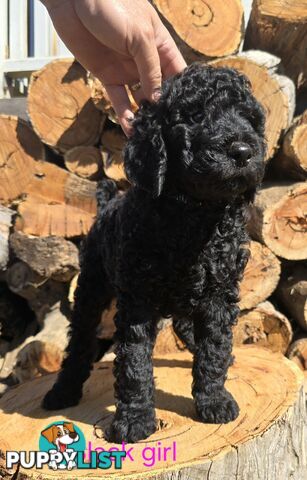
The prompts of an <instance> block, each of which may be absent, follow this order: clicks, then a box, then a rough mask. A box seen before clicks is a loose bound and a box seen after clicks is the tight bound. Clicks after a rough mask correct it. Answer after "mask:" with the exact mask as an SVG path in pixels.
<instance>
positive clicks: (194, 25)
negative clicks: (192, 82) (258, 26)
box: [151, 0, 244, 63]
mask: <svg viewBox="0 0 307 480" xmlns="http://www.w3.org/2000/svg"><path fill="white" fill-rule="evenodd" d="M151 3H152V4H153V5H154V7H155V8H156V10H157V11H158V13H159V14H160V17H161V19H162V21H163V22H164V24H165V26H166V27H167V29H168V30H169V32H170V33H171V35H172V37H173V38H174V40H175V42H176V44H177V46H178V47H179V49H180V51H181V53H182V54H183V56H184V58H185V60H186V61H187V63H191V62H193V61H195V60H204V59H207V60H208V59H212V58H216V57H224V56H225V55H231V54H233V53H236V52H237V51H238V50H239V46H240V44H241V40H242V36H243V32H244V19H243V7H242V4H241V2H240V1H239V0H229V1H228V2H223V1H222V0H207V1H206V2H203V1H201V0H194V1H193V2H190V1H189V2H186V1H185V0H170V1H167V0H152V2H151ZM225 19H227V21H225Z"/></svg>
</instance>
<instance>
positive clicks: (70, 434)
mask: <svg viewBox="0 0 307 480" xmlns="http://www.w3.org/2000/svg"><path fill="white" fill-rule="evenodd" d="M77 435H78V434H77V433H76V432H69V436H70V438H76V436H77Z"/></svg>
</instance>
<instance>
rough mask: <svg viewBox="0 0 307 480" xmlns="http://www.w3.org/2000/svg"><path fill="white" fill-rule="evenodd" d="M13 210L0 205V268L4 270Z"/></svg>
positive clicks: (7, 256) (6, 261)
mask: <svg viewBox="0 0 307 480" xmlns="http://www.w3.org/2000/svg"><path fill="white" fill-rule="evenodd" d="M14 215H15V212H13V210H10V209H9V208H6V207H3V206H2V205H0V270H4V269H5V268H6V266H7V263H8V260H9V234H10V228H11V226H12V218H13V216H14Z"/></svg>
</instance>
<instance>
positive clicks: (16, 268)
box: [6, 262, 67, 325]
mask: <svg viewBox="0 0 307 480" xmlns="http://www.w3.org/2000/svg"><path fill="white" fill-rule="evenodd" d="M6 282H7V284H8V286H9V288H10V290H11V291H12V292H14V293H16V294H18V295H20V296H21V297H23V298H25V299H26V300H27V301H28V304H29V306H30V307H31V309H32V310H33V312H35V315H36V319H37V322H38V324H40V325H42V323H43V320H44V318H45V316H46V314H47V313H48V312H49V311H50V309H51V308H52V307H53V306H54V305H55V304H56V303H57V302H59V301H61V300H63V299H66V297H67V286H66V284H65V283H63V282H56V281H55V280H52V279H48V278H45V277H41V276H40V275H38V274H37V273H35V272H34V271H33V270H31V268H30V267H29V266H28V265H27V264H26V263H23V262H16V263H14V264H13V265H12V266H11V267H10V268H9V269H8V270H7V271H6Z"/></svg>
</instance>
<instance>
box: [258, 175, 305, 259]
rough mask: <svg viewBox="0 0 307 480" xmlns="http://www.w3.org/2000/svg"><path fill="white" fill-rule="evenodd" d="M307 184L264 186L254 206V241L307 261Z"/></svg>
mask: <svg viewBox="0 0 307 480" xmlns="http://www.w3.org/2000/svg"><path fill="white" fill-rule="evenodd" d="M306 211H307V184H306V183H304V182H303V183H291V184H288V183H284V184H280V185H274V184H270V183H267V184H264V185H263V187H262V188H261V189H260V191H259V192H258V194H257V195H256V199H255V203H254V205H253V206H252V207H251V218H250V221H249V230H250V234H251V236H252V238H254V239H256V240H259V241H262V242H263V243H265V244H266V245H267V246H268V247H269V248H270V249H271V250H272V251H273V252H274V253H275V255H278V256H280V257H282V258H286V259H288V260H304V259H306V258H307V221H306Z"/></svg>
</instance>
